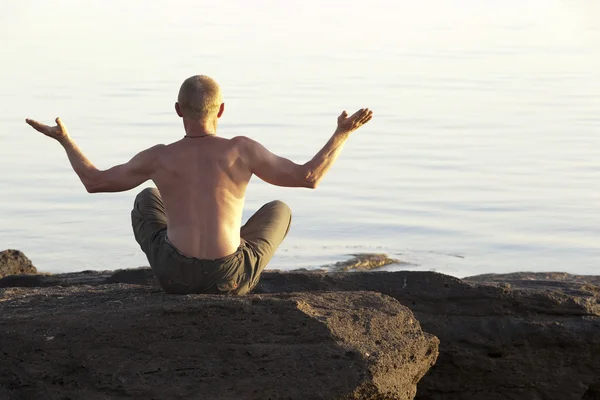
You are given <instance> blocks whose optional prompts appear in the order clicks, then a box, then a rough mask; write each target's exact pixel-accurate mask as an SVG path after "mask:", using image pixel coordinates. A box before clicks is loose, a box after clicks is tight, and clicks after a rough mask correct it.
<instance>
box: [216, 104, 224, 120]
mask: <svg viewBox="0 0 600 400" xmlns="http://www.w3.org/2000/svg"><path fill="white" fill-rule="evenodd" d="M224 112H225V103H221V107H219V112H218V113H217V118H221V115H223V113H224Z"/></svg>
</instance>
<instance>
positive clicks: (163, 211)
mask: <svg viewBox="0 0 600 400" xmlns="http://www.w3.org/2000/svg"><path fill="white" fill-rule="evenodd" d="M175 111H176V112H177V115H178V116H179V117H181V118H182V119H183V126H184V129H185V136H184V137H183V138H182V139H180V140H178V141H176V142H174V143H171V144H169V145H162V144H159V145H156V146H154V147H151V148H149V149H146V150H144V151H142V152H140V153H138V154H137V155H136V156H134V157H133V158H132V159H131V160H130V161H129V162H127V163H125V164H121V165H117V166H115V167H112V168H110V169H107V170H104V171H102V170H98V169H97V168H96V167H95V166H94V164H92V163H91V162H90V161H89V160H88V159H87V158H86V157H85V155H84V154H83V153H82V152H81V150H80V149H79V147H78V146H77V145H76V144H75V142H74V141H73V139H72V138H71V137H70V136H69V134H68V132H67V129H66V128H65V125H64V124H63V123H62V121H61V120H60V119H59V118H57V119H56V123H57V126H54V127H50V126H47V125H44V124H41V123H39V122H37V121H34V120H30V119H27V120H26V122H27V123H28V124H29V125H31V126H32V127H33V128H34V129H36V130H37V131H39V132H41V133H43V134H45V135H46V136H49V137H51V138H53V139H56V140H57V141H58V142H59V143H60V144H61V145H62V146H63V147H64V149H65V150H66V152H67V156H68V158H69V161H70V163H71V166H72V167H73V170H74V171H75V172H76V173H77V175H78V176H79V178H80V179H81V182H82V183H83V185H84V186H85V188H86V189H87V191H88V192H89V193H98V192H121V191H126V190H130V189H133V188H135V187H137V186H139V185H140V184H142V183H144V182H146V181H147V180H152V181H153V182H154V183H155V184H156V187H157V188H147V189H144V190H143V191H142V192H141V193H139V194H138V195H137V197H136V199H135V202H134V206H133V210H132V212H131V220H132V225H133V232H134V236H135V239H136V240H137V242H138V243H139V245H140V247H141V248H142V250H143V251H144V253H145V254H146V256H147V257H148V262H149V263H150V266H151V267H152V269H153V271H154V274H155V276H156V278H157V279H158V281H159V283H160V285H161V287H162V288H163V289H164V290H165V291H166V292H168V293H228V294H237V295H243V294H246V293H248V292H249V291H250V290H252V289H253V288H254V287H255V286H256V284H257V283H258V280H259V278H260V274H261V272H262V271H263V269H264V268H265V267H266V265H267V263H268V262H269V261H270V260H271V258H272V257H273V255H274V253H275V250H276V249H277V247H278V246H279V245H280V244H281V242H282V241H283V239H284V238H285V236H286V235H287V232H288V230H289V228H290V223H291V211H290V209H289V207H288V206H287V205H285V204H284V203H283V202H281V201H273V202H270V203H267V204H265V205H264V206H263V207H262V208H261V209H259V210H258V211H257V212H256V213H255V214H254V215H253V216H252V217H250V219H249V220H248V221H247V222H246V224H245V225H244V226H240V225H241V219H242V209H243V206H244V196H245V192H246V187H247V185H248V182H249V180H250V178H251V177H252V175H253V174H255V175H256V176H258V177H259V178H260V179H262V180H264V181H266V182H268V183H270V184H273V185H277V186H286V187H306V188H313V189H314V188H316V187H317V185H318V184H319V182H320V181H321V179H323V176H324V175H325V173H326V172H327V171H328V170H329V168H330V167H331V166H332V165H333V163H334V162H335V160H336V159H337V157H338V155H339V154H340V151H341V150H342V147H343V145H344V143H345V142H346V140H347V139H348V137H349V135H350V133H351V132H353V131H355V130H356V129H358V128H359V127H361V126H362V125H364V124H365V123H367V122H368V121H369V120H370V119H371V118H372V115H373V113H372V112H371V111H370V110H369V109H360V110H358V111H357V112H356V113H354V114H353V115H352V116H348V114H347V113H346V112H345V111H344V112H342V114H341V115H340V116H339V117H338V121H337V122H338V124H337V129H336V130H335V132H334V134H333V136H332V137H331V138H330V139H329V141H328V142H327V143H326V144H325V146H324V147H323V148H322V149H321V150H320V151H319V152H318V153H317V154H316V155H315V156H314V157H313V158H312V159H311V160H310V161H308V162H307V163H305V164H302V165H299V164H295V163H293V162H292V161H290V160H288V159H286V158H282V157H279V156H277V155H275V154H273V153H271V152H270V151H268V150H267V149H266V148H265V147H263V146H262V145H261V144H260V143H258V142H256V141H254V140H252V139H250V138H247V137H244V136H238V137H234V138H232V139H224V138H220V137H218V136H217V135H216V132H217V123H218V120H219V118H221V116H222V115H223V112H224V111H225V104H224V103H223V100H222V95H221V89H220V88H219V86H218V84H217V83H216V82H215V81H214V80H213V79H211V78H209V77H207V76H204V75H197V76H192V77H190V78H188V79H186V80H185V81H184V82H183V84H182V85H181V88H180V90H179V96H178V99H177V102H176V103H175Z"/></svg>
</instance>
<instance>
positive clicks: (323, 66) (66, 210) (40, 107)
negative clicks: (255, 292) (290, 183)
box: [0, 0, 600, 276]
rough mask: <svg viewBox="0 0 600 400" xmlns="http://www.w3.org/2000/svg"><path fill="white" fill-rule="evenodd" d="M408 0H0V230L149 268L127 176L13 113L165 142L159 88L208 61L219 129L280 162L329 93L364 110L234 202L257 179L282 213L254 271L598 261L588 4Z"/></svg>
mask: <svg viewBox="0 0 600 400" xmlns="http://www.w3.org/2000/svg"><path fill="white" fill-rule="evenodd" d="M416 3H417V2H412V1H408V0H390V1H384V0H374V1H371V2H369V3H365V2H352V1H338V0H328V1H316V0H304V1H302V2H301V3H300V2H293V3H292V2H280V1H276V0H260V1H259V0H257V1H253V2H245V1H243V0H232V1H223V2H205V1H195V2H192V1H184V0H172V1H170V2H160V4H150V3H149V2H143V1H141V0H134V1H129V2H112V1H108V2H98V1H91V0H86V1H82V0H55V1H52V2H47V1H42V0H29V1H23V2H2V4H0V48H1V49H2V67H1V71H2V73H1V74H0V87H1V88H2V90H1V91H0V106H1V108H0V109H1V111H0V138H1V141H2V146H1V147H0V168H1V170H2V172H1V173H0V188H1V193H2V194H0V210H2V214H1V217H0V218H1V219H0V247H2V248H18V249H21V250H23V251H24V252H25V253H26V254H27V255H28V256H29V257H30V258H31V259H32V260H33V261H34V264H35V265H37V266H38V268H39V269H40V270H42V271H50V272H61V271H75V270H82V269H100V270H102V269H116V268H127V267H136V266H139V265H147V262H146V260H145V257H144V255H143V253H142V252H141V251H140V250H139V248H138V247H137V244H136V243H135V241H134V240H133V237H132V234H131V230H130V225H129V211H130V207H131V204H132V201H133V197H134V196H135V194H136V191H135V190H133V191H130V192H126V193H120V194H99V195H89V194H87V193H86V192H85V190H84V189H83V187H82V185H81V184H80V182H79V181H78V179H77V177H76V175H75V174H74V173H73V172H72V171H71V169H70V167H69V165H68V162H67V160H66V156H65V154H64V151H63V150H62V149H61V148H60V146H59V145H58V144H57V143H55V142H53V141H52V140H50V139H47V138H45V137H42V136H41V135H40V134H38V133H37V132H34V131H33V130H31V129H30V128H29V127H28V126H26V125H25V124H24V122H23V120H24V118H26V117H32V118H35V119H39V120H42V121H46V122H48V123H50V122H52V121H53V119H54V118H55V117H56V116H60V117H61V118H62V119H63V121H64V122H65V123H66V124H67V127H68V128H69V130H70V132H71V134H72V136H73V137H74V138H75V140H76V141H77V143H78V144H79V145H80V146H81V148H82V149H83V151H84V152H85V153H86V155H87V156H88V157H89V158H90V159H91V160H92V161H93V162H94V163H95V164H96V165H97V166H98V167H99V168H108V167H110V166H112V165H114V164H117V163H121V162H124V161H127V160H128V159H129V158H130V157H132V156H133V155H134V154H135V153H136V152H138V151H140V150H142V149H144V148H146V147H149V146H151V145H153V144H155V143H168V142H170V141H174V140H177V139H179V138H180V137H181V135H182V128H181V122H180V120H179V119H178V118H177V117H176V115H175V112H174V111H173V103H174V102H175V98H176V95H177V90H178V88H179V85H180V83H181V82H182V81H183V79H185V78H186V77H188V76H190V75H193V74H196V73H204V74H207V75H211V76H213V77H214V78H215V79H217V80H218V81H219V82H220V83H221V85H222V88H223V91H224V95H225V102H226V112H225V115H224V117H223V119H222V122H221V126H220V134H221V135H223V136H225V137H231V136H235V135H238V134H243V135H248V136H252V137H254V138H255V139H257V140H259V141H261V142H262V143H263V144H265V145H266V146H267V147H268V148H269V149H271V150H272V151H274V152H276V153H279V154H281V155H284V156H287V157H289V158H291V159H293V160H294V161H297V162H304V161H306V160H308V159H309V158H310V157H312V155H313V154H314V153H315V152H316V151H317V150H318V149H319V148H320V147H321V146H322V145H323V144H324V143H325V141H326V140H327V139H328V138H329V136H330V134H331V133H332V132H333V129H334V127H335V119H336V116H337V115H338V114H339V113H340V112H341V110H343V109H347V110H348V111H353V110H355V109H357V108H361V107H370V108H372V109H373V110H374V111H375V118H374V119H373V120H372V121H371V122H370V123H369V125H368V126H366V127H365V128H363V130H361V131H358V132H356V133H355V134H354V135H353V136H352V137H351V139H350V141H349V142H348V143H347V145H346V147H345V149H344V152H343V153H342V155H341V157H340V159H339V160H338V162H337V164H336V165H335V166H334V167H333V169H332V170H331V171H330V173H329V175H328V176H327V177H326V178H325V180H324V181H323V183H322V185H321V186H320V187H319V188H318V189H317V190H316V191H310V190H305V189H282V188H275V187H269V186H268V185H266V184H264V183H262V182H260V181H258V180H253V182H252V183H251V186H250V188H249V190H248V193H247V201H246V208H245V213H244V215H245V218H247V217H248V216H249V215H250V213H251V212H253V211H254V210H256V209H257V208H259V207H260V205H262V204H263V203H265V202H267V201H269V200H271V199H274V198H279V199H282V200H284V201H286V202H287V203H288V204H290V206H291V207H292V209H293V211H294V220H293V227H292V230H291V231H290V234H289V236H288V238H287V239H286V241H285V242H284V244H283V245H282V247H281V248H280V250H279V252H278V254H277V255H276V257H275V259H274V260H273V261H272V263H271V264H270V267H271V268H281V269H290V268H299V267H306V268H313V267H319V266H321V265H324V264H328V263H332V262H335V261H339V260H343V259H346V258H347V257H348V255H349V254H352V253H357V252H387V253H389V254H390V255H391V256H392V257H395V258H399V259H401V260H403V261H405V262H408V263H411V264H412V265H411V266H410V268H412V269H416V270H436V271H440V272H444V273H448V274H451V275H455V276H465V275H471V274H478V273H487V272H511V271H518V270H529V271H549V270H561V271H568V272H572V273H582V274H586V273H590V274H591V273H597V266H598V260H600V245H599V238H600V212H598V211H599V208H600V190H599V189H600V157H599V154H600V151H599V150H600V23H599V22H598V21H600V5H598V3H597V2H596V1H595V0H588V1H585V0H574V1H569V2H567V1H558V0H520V1H516V0H507V1H503V2H481V1H478V0H452V1H445V0H425V1H421V2H418V4H416ZM492 3H493V4H492ZM392 268H397V267H392ZM403 268H405V266H403Z"/></svg>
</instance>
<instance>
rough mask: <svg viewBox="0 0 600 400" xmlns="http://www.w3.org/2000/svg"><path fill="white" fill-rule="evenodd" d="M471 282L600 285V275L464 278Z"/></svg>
mask: <svg viewBox="0 0 600 400" xmlns="http://www.w3.org/2000/svg"><path fill="white" fill-rule="evenodd" d="M463 280H465V281H470V282H505V283H506V282H514V283H516V284H518V285H527V282H534V285H538V286H539V285H541V283H540V282H541V281H544V282H548V283H552V284H555V283H556V282H566V283H581V284H591V285H597V286H598V285H600V276H598V275H572V274H568V273H566V272H513V273H510V274H483V275H476V276H469V277H467V278H463Z"/></svg>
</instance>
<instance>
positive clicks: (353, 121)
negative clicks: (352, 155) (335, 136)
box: [336, 108, 373, 133]
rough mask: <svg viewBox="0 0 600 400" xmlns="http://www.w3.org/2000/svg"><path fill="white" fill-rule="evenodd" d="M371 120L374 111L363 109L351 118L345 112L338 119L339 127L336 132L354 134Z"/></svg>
mask: <svg viewBox="0 0 600 400" xmlns="http://www.w3.org/2000/svg"><path fill="white" fill-rule="evenodd" d="M371 118H373V111H371V110H369V109H368V108H361V109H360V110H358V111H357V112H355V113H354V114H352V115H351V116H348V113H347V112H346V111H343V112H342V113H341V114H340V116H339V117H338V126H337V129H336V132H338V133H350V132H353V131H355V130H357V129H358V128H360V127H361V126H363V125H364V124H366V123H367V122H369V121H370V120H371Z"/></svg>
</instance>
